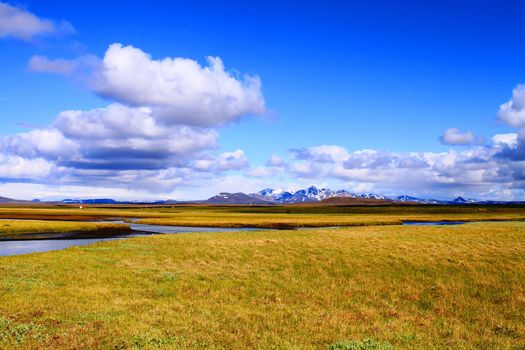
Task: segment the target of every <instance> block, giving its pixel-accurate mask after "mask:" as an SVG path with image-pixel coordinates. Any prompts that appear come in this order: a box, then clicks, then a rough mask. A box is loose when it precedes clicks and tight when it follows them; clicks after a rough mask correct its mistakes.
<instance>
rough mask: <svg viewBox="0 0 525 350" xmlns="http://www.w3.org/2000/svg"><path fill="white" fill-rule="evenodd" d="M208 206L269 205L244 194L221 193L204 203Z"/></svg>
mask: <svg viewBox="0 0 525 350" xmlns="http://www.w3.org/2000/svg"><path fill="white" fill-rule="evenodd" d="M204 203H208V204H261V205H262V204H269V202H268V201H264V200H261V199H258V198H255V197H252V196H249V195H247V194H245V193H241V192H238V193H228V192H221V193H219V194H218V195H216V196H213V197H211V198H209V199H208V200H206V201H204Z"/></svg>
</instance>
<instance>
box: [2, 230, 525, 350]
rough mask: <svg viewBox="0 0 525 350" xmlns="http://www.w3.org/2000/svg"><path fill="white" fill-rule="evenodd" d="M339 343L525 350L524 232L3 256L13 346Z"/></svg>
mask: <svg viewBox="0 0 525 350" xmlns="http://www.w3.org/2000/svg"><path fill="white" fill-rule="evenodd" d="M366 339H373V340H366ZM336 344H337V345H336ZM374 344H375V345H378V347H375V346H374ZM330 345H332V348H333V349H379V348H382V349H391V348H397V349H525V223H522V222H515V223H492V222H491V223H472V224H466V225H460V226H442V227H421V226H417V227H416V226H414V227H407V226H365V227H348V228H339V229H327V228H319V229H309V230H301V231H289V230H284V231H253V232H236V233H220V234H219V233H205V234H204V233H200V234H180V235H157V236H150V237H138V238H131V239H126V240H121V241H113V242H106V243H98V244H95V245H91V246H84V247H75V248H70V249H67V250H63V251H56V252H48V253H38V254H30V255H22V256H11V257H0V348H2V349H20V348H21V349H62V348H64V349H165V348H166V349H171V348H172V349H194V348H206V349H327V348H329V347H330ZM358 346H360V347H358Z"/></svg>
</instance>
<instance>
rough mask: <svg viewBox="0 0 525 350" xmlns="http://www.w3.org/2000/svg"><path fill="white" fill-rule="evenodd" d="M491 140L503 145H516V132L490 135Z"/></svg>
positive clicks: (512, 146) (495, 143)
mask: <svg viewBox="0 0 525 350" xmlns="http://www.w3.org/2000/svg"><path fill="white" fill-rule="evenodd" d="M491 141H492V143H493V144H494V145H505V146H508V147H511V148H514V147H516V146H517V145H518V134H514V133H509V134H496V135H494V136H492V138H491Z"/></svg>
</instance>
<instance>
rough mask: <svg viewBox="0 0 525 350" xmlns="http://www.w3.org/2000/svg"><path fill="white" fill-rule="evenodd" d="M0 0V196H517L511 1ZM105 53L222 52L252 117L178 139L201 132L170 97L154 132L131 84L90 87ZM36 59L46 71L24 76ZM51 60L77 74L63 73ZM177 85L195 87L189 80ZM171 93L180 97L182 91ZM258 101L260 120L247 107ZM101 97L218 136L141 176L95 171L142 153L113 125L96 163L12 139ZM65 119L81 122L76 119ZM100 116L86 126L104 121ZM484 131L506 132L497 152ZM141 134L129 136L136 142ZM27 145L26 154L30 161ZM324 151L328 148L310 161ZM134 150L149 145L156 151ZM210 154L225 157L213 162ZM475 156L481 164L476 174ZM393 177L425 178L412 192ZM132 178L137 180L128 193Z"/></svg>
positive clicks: (515, 6) (235, 117)
mask: <svg viewBox="0 0 525 350" xmlns="http://www.w3.org/2000/svg"><path fill="white" fill-rule="evenodd" d="M0 4H2V5H3V11H4V12H3V15H2V10H0V53H1V54H0V77H1V79H0V135H1V136H2V138H3V141H0V147H2V148H0V154H3V157H4V158H3V161H4V164H5V166H4V168H0V181H2V182H3V183H2V184H1V185H0V195H2V194H3V195H11V196H18V197H36V196H39V197H50V198H51V197H60V196H62V195H66V194H69V193H71V194H72V195H76V196H84V195H83V194H84V193H86V191H88V189H90V190H89V191H90V192H91V193H94V194H97V195H108V196H112V197H122V198H131V197H133V198H137V197H141V198H158V197H162V198H167V197H176V199H179V198H180V199H188V198H196V197H198V198H201V197H206V196H208V195H212V194H214V193H216V192H219V191H223V190H224V191H234V190H243V191H248V192H249V191H255V190H258V189H259V187H260V186H262V187H266V186H270V187H273V186H277V187H290V188H299V187H301V186H303V185H306V184H311V183H313V184H316V185H319V186H323V185H324V186H330V187H337V188H346V189H349V190H355V191H376V192H381V193H385V194H394V193H410V194H414V195H424V196H434V197H440V198H448V197H451V196H455V195H467V196H473V197H478V198H503V199H505V198H508V199H523V198H525V197H524V192H523V187H524V185H523V183H524V182H523V181H524V180H523V178H524V177H525V166H524V164H523V159H522V158H525V155H523V150H524V149H525V147H523V144H524V142H523V138H524V137H522V136H520V135H522V134H523V129H524V125H523V122H522V119H520V118H524V117H523V116H522V114H524V113H525V112H523V107H521V103H522V102H523V101H522V94H521V93H520V91H521V89H522V88H521V87H520V84H521V83H524V82H525V72H524V65H523V62H524V61H525V60H524V58H525V47H524V46H523V45H521V44H520V43H521V41H522V40H523V37H524V34H525V28H524V27H523V25H522V14H523V10H524V9H525V5H524V4H523V3H522V2H519V1H498V2H496V1H475V2H474V1H462V2H460V4H458V2H457V1H429V2H420V1H374V2H365V1H322V2H321V1H307V2H304V1H301V2H299V1H297V2H294V1H289V2H286V4H282V2H278V1H250V2H245V1H224V2H220V3H219V2H198V3H195V4H189V3H187V2H177V1H170V2H168V1H150V2H147V3H140V2H133V3H130V2H120V1H114V2H111V3H110V4H108V2H107V1H92V2H89V3H82V4H81V3H76V4H75V5H74V6H73V5H71V3H70V2H67V1H24V2H0ZM0 9H1V7H0ZM6 9H7V10H6ZM8 10H9V11H10V12H9V14H11V15H10V17H9V16H8V15H7V14H6V13H7V12H8ZM13 13H16V14H23V15H26V16H33V19H35V20H36V21H42V23H44V25H43V26H40V27H39V26H38V23H37V22H34V21H33V22H27V23H26V24H25V25H26V29H27V27H28V26H36V27H35V28H34V31H32V32H30V33H29V34H28V33H27V30H26V31H24V32H23V33H22V34H21V32H20V31H21V29H20V28H18V27H15V24H16V23H14V22H13V23H10V22H9V21H13V16H12V15H13ZM2 16H3V17H2ZM24 18H26V17H24ZM26 19H27V18H26ZM2 21H3V22H4V25H2ZM42 23H40V24H42ZM45 24H48V25H49V26H50V27H49V26H47V27H46V25H45ZM10 26H11V27H10ZM114 43H120V44H122V48H126V47H133V48H134V49H137V50H140V51H141V52H143V53H145V54H149V55H150V56H148V57H150V60H151V61H152V62H154V61H158V60H163V59H165V58H177V57H182V58H188V59H190V60H193V61H195V62H196V63H198V64H199V65H200V66H201V67H202V68H203V69H204V67H206V66H207V64H208V63H207V60H206V57H208V56H213V57H219V58H220V59H221V60H222V62H223V64H224V67H225V72H226V73H227V74H228V75H229V77H230V78H231V79H233V80H236V81H240V82H242V81H243V79H244V78H243V77H244V76H245V75H249V76H250V77H257V78H258V79H259V80H260V83H261V86H260V89H259V90H258V91H259V92H260V99H256V100H251V102H252V104H251V105H250V106H249V107H247V105H246V103H248V102H246V101H244V100H243V101H244V102H242V104H243V105H242V106H243V108H240V110H242V111H241V112H239V113H237V114H235V113H234V114H232V115H229V116H221V115H217V113H219V114H220V112H221V111H223V110H224V109H219V110H216V109H214V110H213V111H210V113H214V115H215V117H214V118H216V119H214V121H213V122H210V123H208V124H207V125H206V126H205V127H206V130H205V131H203V130H202V129H198V130H197V129H195V130H193V129H194V128H195V127H197V128H202V125H201V124H199V123H201V121H197V122H195V121H191V120H188V118H191V116H188V117H186V116H185V117H184V118H183V120H181V118H182V117H181V112H180V111H179V110H178V109H180V108H183V109H184V110H186V109H188V108H189V110H190V111H192V112H195V110H194V109H193V108H197V106H194V105H191V106H190V105H188V104H182V102H180V103H179V102H174V104H171V103H168V105H169V106H168V107H169V112H166V113H168V114H170V113H171V114H170V115H171V116H172V117H173V118H172V119H170V121H169V122H167V119H162V118H164V117H162V118H161V117H159V115H160V113H161V112H159V111H158V110H156V108H159V105H158V104H156V102H155V103H153V102H152V101H153V100H155V96H152V97H151V99H149V100H147V99H146V100H147V101H144V99H143V98H141V97H140V96H142V95H141V92H140V91H135V90H134V91H133V92H130V91H122V89H121V90H118V91H117V90H116V88H115V84H114V83H115V82H110V81H109V80H108V79H109V78H107V77H105V78H104V79H105V80H104V83H101V82H94V80H96V79H99V78H100V76H101V74H102V76H103V75H104V74H110V73H108V72H107V71H104V72H103V73H100V71H99V70H100V69H101V68H100V67H101V66H103V65H104V64H105V62H104V55H105V54H106V52H107V51H108V48H109V47H110V45H112V44H114ZM122 52H123V51H122ZM35 56H36V57H40V58H42V59H45V61H43V60H40V61H38V62H39V63H40V64H39V65H38V64H33V65H31V59H32V58H34V57H35ZM86 57H89V62H90V63H89V64H87V63H85V62H86V61H88V59H86ZM118 57H122V56H118ZM56 60H61V61H56ZM67 60H69V61H67ZM38 62H37V63H38ZM53 62H54V63H55V64H53ZM57 62H58V63H57ZM67 62H69V63H67ZM79 62H81V63H79ZM91 62H95V63H91ZM97 62H98V63H97ZM100 62H102V63H100ZM33 63H34V61H33ZM106 63H107V62H106ZM57 64H59V65H60V64H61V65H62V66H60V67H62V68H60V69H57V66H58V65H57ZM64 65H67V66H68V67H72V66H73V65H74V66H75V68H74V69H70V70H68V72H67V73H66V74H64V68H63V67H64ZM117 65H118V63H117ZM80 66H81V67H80ZM57 73H58V74H57ZM193 78H195V77H193ZM126 79H127V77H126ZM161 79H162V78H161ZM130 81H131V82H132V83H131V84H132V85H134V86H135V85H136V86H139V87H140V86H142V85H144V86H147V84H148V82H145V81H143V80H140V79H138V78H137V80H136V81H133V80H130ZM184 81H185V82H186V83H187V84H190V85H191V84H192V80H191V79H186V80H184ZM228 82H231V80H228ZM157 83H158V82H157ZM180 84H181V85H180V86H179V88H180V89H185V88H187V86H186V85H184V84H183V83H180ZM225 84H226V83H225ZM102 85H104V86H102ZM206 89H208V88H205V90H206ZM168 90H169V89H168ZM170 91H171V90H169V91H157V92H156V93H157V94H159V93H160V94H164V92H166V93H167V94H169V93H170ZM206 91H208V90H206ZM221 91H222V90H221ZM513 91H515V92H516V91H517V93H516V94H515V96H514V97H513ZM199 96H201V95H199ZM242 96H244V97H245V95H242ZM220 97H222V98H224V96H223V95H220ZM244 97H243V98H244ZM167 98H168V100H170V101H171V100H173V101H174V100H176V99H177V98H179V99H181V98H183V97H181V96H169V95H168V96H167ZM523 99H525V97H523ZM262 100H263V101H264V111H262V110H261V108H259V107H260V106H259V105H258V106H254V105H253V103H255V104H257V103H259V102H261V101H262ZM192 101H193V100H192ZM190 102H191V101H187V103H190ZM507 102H508V103H511V105H510V112H512V113H514V114H512V113H510V112H509V111H508V110H507V111H505V110H503V111H502V109H501V107H500V106H501V105H502V104H504V103H507ZM114 103H117V104H123V105H125V106H127V107H129V108H139V107H145V108H153V109H154V111H153V112H151V113H152V115H151V117H152V118H153V119H154V120H155V121H156V122H158V123H159V125H161V126H166V125H167V127H169V128H177V130H178V131H177V132H180V128H187V127H189V128H193V129H192V130H193V131H195V132H197V133H198V135H199V137H203V135H205V134H206V135H207V136H208V137H209V133H215V134H216V135H215V137H216V139H214V140H211V141H210V140H208V141H209V142H208V143H207V144H203V143H199V144H198V145H197V146H195V147H196V148H195V149H191V151H188V150H185V151H184V152H183V153H184V156H182V155H181V154H178V153H177V152H182V151H180V150H179V151H175V153H173V148H169V149H168V148H167V149H165V150H164V151H165V152H167V153H169V152H172V153H171V154H169V155H168V154H165V153H162V152H160V150H159V151H158V152H155V157H157V159H164V163H163V165H161V163H162V162H155V164H156V165H155V166H153V165H151V164H152V163H151V162H150V161H151V159H149V160H148V166H147V169H144V167H139V168H140V169H139V168H137V169H132V168H130V167H129V166H128V167H125V168H126V169H123V168H122V167H120V168H119V169H111V171H112V172H109V170H110V169H108V168H107V166H104V167H102V168H97V167H96V166H94V165H93V164H100V163H101V162H102V160H105V161H107V162H108V163H111V162H112V158H111V157H114V154H116V153H118V152H119V151H120V152H121V153H120V154H121V155H122V154H127V155H128V156H127V157H126V163H129V162H130V160H133V159H134V158H133V155H136V154H139V153H141V152H142V153H143V152H144V151H145V150H144V149H140V147H141V146H140V145H142V144H144V143H139V145H137V144H136V142H135V141H133V140H132V138H130V136H129V135H128V134H126V132H123V134H122V135H121V136H122V137H120V138H118V137H116V136H114V134H112V135H113V136H112V140H113V141H114V144H112V152H107V149H105V151H104V152H101V149H102V148H103V147H102V146H100V145H98V144H97V147H94V148H96V150H94V149H93V150H92V149H90V148H89V147H92V145H93V144H94V142H88V143H87V144H86V143H85V142H87V141H85V137H84V138H82V140H84V141H82V142H80V141H79V139H78V138H74V137H73V136H71V135H69V136H67V135H66V138H67V139H68V141H71V142H73V143H75V144H76V145H77V146H78V145H80V146H79V147H80V148H79V150H78V152H77V153H75V154H73V153H71V154H58V153H57V151H56V150H52V151H49V149H47V150H42V146H41V145H40V146H39V143H42V140H41V139H39V140H37V141H35V140H34V139H35V138H41V137H42V135H41V133H35V132H33V134H31V135H30V136H24V135H27V134H28V133H31V132H32V131H35V130H47V131H49V130H50V128H52V129H53V132H57V133H60V135H65V133H67V132H65V131H64V130H63V129H60V126H59V127H57V126H56V123H57V122H56V120H57V116H58V115H59V114H60V113H61V112H63V111H66V110H77V111H84V112H87V111H90V110H93V109H96V108H106V107H107V106H109V105H111V104H114ZM163 103H164V102H163ZM191 103H195V102H194V101H193V102H191ZM239 103H241V102H239ZM164 107H166V106H165V105H163V108H164ZM199 111H201V110H200V109H199ZM201 112H202V111H201ZM122 113H131V112H130V111H128V110H126V111H124V112H122ZM163 113H164V112H163ZM197 113H199V112H197ZM203 113H204V112H203ZM206 113H207V112H206ZM164 114H165V113H164ZM76 118H79V119H75V120H76V122H77V123H78V124H81V123H82V121H85V120H86V119H85V118H91V117H88V116H85V115H84V114H81V115H80V116H78V117H76ZM100 118H102V119H98V122H99V123H103V121H102V120H106V122H107V120H108V119H107V118H106V119H104V117H100ZM137 118H141V117H140V116H139V117H137ZM144 118H146V119H147V118H149V115H148V116H146V117H144ZM159 118H161V119H159ZM170 118H171V117H170ZM512 118H514V119H512ZM516 118H518V121H516V120H515V119H516ZM197 119H198V117H196V119H195V120H197ZM511 119H512V121H510V120H511ZM196 123H197V124H199V125H197V126H195V124H196ZM168 124H169V125H168ZM104 125H105V126H106V127H108V125H109V124H107V125H106V124H104ZM111 125H113V124H111ZM454 128H457V130H456V129H454ZM55 129H56V130H55ZM118 130H121V129H118ZM170 130H171V129H170ZM447 130H449V131H448V132H447ZM451 130H452V131H451ZM113 131H114V132H115V133H116V132H117V130H116V129H115V130H113ZM86 132H87V133H89V131H86ZM168 134H169V133H166V134H165V135H168ZM163 135H164V134H163ZM185 135H186V134H185ZM494 135H507V136H505V137H504V136H500V137H497V140H499V141H497V142H496V141H494V140H493V137H494ZM512 135H514V136H512ZM150 136H151V135H150ZM150 136H147V137H146V136H144V135H143V137H144V138H145V139H148V140H150V139H149V138H148V137H150ZM166 137H168V136H166ZM184 137H189V136H188V135H186V136H179V138H180V142H179V143H184V142H185V141H184ZM192 137H193V136H192ZM97 140H99V139H98V138H97ZM166 140H168V139H166ZM502 140H505V142H503V141H502ZM99 141H100V140H99ZM99 141H97V142H99ZM117 141H118V142H117ZM132 141H133V142H135V143H133V147H134V148H133V147H131V146H130V142H132ZM150 141H151V140H150ZM171 141H173V142H175V143H176V142H178V141H177V140H173V139H171ZM171 141H170V142H171ZM32 142H33V143H35V144H36V145H34V148H35V149H31V150H28V148H31V147H30V146H28V144H31V143H32ZM148 142H149V141H148ZM21 143H25V146H24V147H22V146H20V144H21ZM113 145H116V146H114V147H113ZM118 145H124V146H122V148H118V147H120V146H118ZM323 146H331V147H332V148H326V147H325V148H324V151H322V150H323V148H322V147H323ZM56 147H59V148H61V149H63V148H64V147H65V146H64V145H57V146H56ZM71 147H73V146H71ZM104 147H107V144H104ZM145 147H146V148H147V149H148V152H150V151H151V147H154V145H152V144H150V143H148V144H147V146H145ZM174 147H175V146H174ZM333 147H336V148H333ZM44 148H45V147H44ZM47 148H49V147H47ZM88 148H89V149H88ZM131 148H133V150H132V151H130V149H131ZM290 150H292V151H290ZM293 150H296V151H295V152H294V151H293ZM297 150H300V152H297ZM363 150H373V152H375V153H372V154H370V153H366V152H368V151H366V152H365V153H363ZM237 151H240V152H237ZM46 152H47V153H46ZM50 152H51V153H52V154H51V153H50ZM235 152H236V153H235ZM320 152H321V153H323V152H325V153H327V154H326V157H325V156H323V155H321V156H320V155H319V154H320ZM356 152H358V153H356ZM94 153H97V154H103V155H104V156H105V157H106V158H100V159H99V158H96V157H94V156H93V154H94ZM161 153H162V156H161V155H160V154H161ZM336 153H337V155H336ZM323 154H324V153H323ZM507 154H512V156H506V155H507ZM221 155H222V158H221ZM272 155H274V156H276V157H279V158H282V162H273V163H275V164H277V163H278V164H279V165H278V166H271V165H270V163H271V162H268V159H269V158H270V157H271V156H272ZM522 155H523V156H522ZM101 157H103V156H101ZM327 157H328V158H330V157H331V161H328V162H327V161H326V159H327ZM95 158H96V159H95ZM121 158H122V157H121V156H119V157H118V159H121ZM139 158H140V156H139ZM168 158H169V160H168ZM357 158H359V159H360V160H359V161H357V162H356V161H355V159H357ZM415 158H417V159H416V160H417V162H419V161H421V162H423V163H425V164H426V166H418V167H416V168H403V169H405V170H403V171H399V164H400V159H411V162H412V161H413V160H414V159H415ZM450 158H454V159H453V160H450ZM141 159H142V158H141ZM221 159H223V160H225V159H228V160H229V162H230V163H231V164H222V163H221ZM378 159H379V160H381V161H379V160H378ZM88 160H89V162H90V163H89V166H88V165H86V164H87V161H88ZM137 162H138V163H140V159H139V160H137ZM417 162H416V163H417ZM223 163H224V162H223ZM474 163H476V164H480V163H481V164H482V165H478V166H476V167H473V166H472V164H474ZM21 164H23V165H21ZM79 164H82V166H79ZM203 164H206V165H205V166H204V165H203ZM220 164H222V165H220ZM403 164H404V163H403ZM8 167H10V168H8ZM15 167H16V168H17V169H20V168H22V167H28V168H30V169H32V170H31V171H33V173H32V172H31V171H29V170H28V171H25V170H24V171H23V170H20V171H12V170H9V169H13V168H15ZM86 167H89V169H90V170H91V172H86ZM43 168H45V170H43ZM474 168H475V169H474ZM2 169H6V170H4V174H2ZM35 169H37V170H35ZM410 169H412V170H410ZM414 169H415V170H414ZM8 170H9V171H8ZM81 170H82V171H81ZM146 170H147V171H146ZM167 173H169V174H167ZM407 174H413V175H414V176H416V174H417V178H425V181H421V182H420V183H419V182H418V183H417V185H414V181H408V180H407ZM173 178H177V179H178V180H177V181H173ZM137 182H140V183H143V182H144V183H147V185H145V186H144V187H143V188H137V186H136V183H137ZM139 187H140V186H139Z"/></svg>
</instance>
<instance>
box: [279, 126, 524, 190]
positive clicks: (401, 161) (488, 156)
mask: <svg viewBox="0 0 525 350" xmlns="http://www.w3.org/2000/svg"><path fill="white" fill-rule="evenodd" d="M510 139H511V137H509V136H501V135H496V136H495V140H496V141H498V142H493V144H492V145H490V146H483V147H481V146H479V147H475V148H473V149H469V150H465V151H462V152H457V151H455V150H450V151H448V152H441V153H437V152H387V151H378V150H369V149H367V150H358V151H353V152H351V151H349V150H347V149H346V148H344V147H341V146H335V145H321V146H316V147H308V148H303V149H300V150H291V154H292V156H293V158H294V159H295V161H293V162H291V163H290V166H289V172H290V173H292V174H295V176H297V177H298V178H301V179H318V180H326V179H338V180H341V181H343V182H345V183H348V187H347V188H349V189H350V190H355V188H357V187H356V186H358V185H360V184H361V185H366V187H367V188H370V189H374V190H376V191H382V192H397V193H400V192H406V193H412V194H419V195H421V194H424V193H429V194H436V193H437V194H440V195H443V194H447V195H449V196H450V195H455V194H458V193H463V192H461V191H466V192H469V191H470V192H476V193H477V194H478V195H480V194H483V193H489V192H490V193H492V194H493V193H495V192H494V191H495V190H496V189H498V190H501V191H502V190H512V189H517V188H520V186H521V188H523V186H525V177H524V176H523V175H524V174H525V162H521V161H515V160H511V159H507V158H503V157H501V156H500V154H501V152H502V151H503V150H505V149H507V150H509V149H510V150H514V151H515V150H516V149H515V148H512V147H516V145H515V144H514V146H512V145H513V143H512V141H511V140H510ZM327 160H330V161H327ZM491 191H492V192H491Z"/></svg>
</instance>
